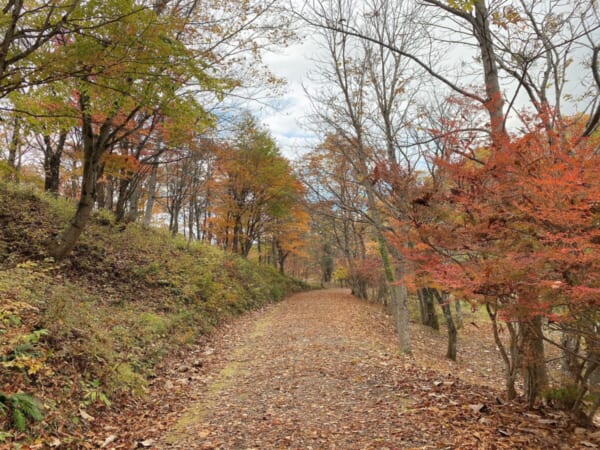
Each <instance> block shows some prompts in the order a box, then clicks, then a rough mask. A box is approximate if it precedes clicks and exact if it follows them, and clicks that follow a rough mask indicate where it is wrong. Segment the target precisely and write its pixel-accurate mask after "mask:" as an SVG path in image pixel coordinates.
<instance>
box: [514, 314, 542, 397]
mask: <svg viewBox="0 0 600 450" xmlns="http://www.w3.org/2000/svg"><path fill="white" fill-rule="evenodd" d="M520 327H521V336H522V345H523V348H522V350H521V353H522V355H523V381H524V383H525V398H526V399H527V403H528V405H529V407H530V408H532V407H533V405H534V403H535V401H536V399H537V398H538V397H539V395H540V393H541V392H542V391H543V390H544V389H546V388H547V387H548V372H547V370H546V358H545V357H544V340H543V337H542V317H541V316H536V317H534V318H533V319H531V320H529V321H523V322H521V323H520Z"/></svg>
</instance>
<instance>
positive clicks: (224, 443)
mask: <svg viewBox="0 0 600 450" xmlns="http://www.w3.org/2000/svg"><path fill="white" fill-rule="evenodd" d="M472 338H473V337H472ZM203 339H204V340H203V341H200V342H198V343H197V344H196V345H195V346H194V347H192V348H189V349H188V350H187V352H185V353H181V354H178V355H173V356H172V358H171V359H170V362H169V364H167V365H165V367H164V368H163V370H162V371H161V372H159V373H158V374H157V377H156V378H155V379H154V380H153V382H152V384H151V386H150V391H149V393H148V396H147V398H146V399H145V400H143V401H142V400H137V401H132V403H131V404H130V405H129V409H130V411H131V414H123V415H120V416H117V415H116V412H115V413H112V414H114V416H111V415H110V414H109V415H107V416H105V417H104V418H103V420H96V421H95V422H94V423H93V426H94V429H93V431H92V432H90V437H93V438H94V441H95V442H96V443H97V444H96V445H102V444H104V443H106V440H108V439H109V438H112V437H113V436H116V438H115V439H114V441H111V442H110V443H108V444H107V445H105V447H104V448H115V449H117V448H126V449H131V448H156V449H165V450H166V449H172V450H184V449H185V450H188V449H189V450H192V449H253V448H256V449H264V448H267V449H287V448H291V449H324V448H326V449H381V450H383V449H444V448H447V449H454V448H460V449H530V448H543V449H562V448H569V449H571V448H573V449H574V448H597V447H598V445H599V440H598V436H596V435H594V434H591V433H588V432H587V431H586V433H585V434H584V435H577V434H576V433H575V432H574V428H575V427H574V425H573V424H572V422H571V421H569V420H568V417H567V416H566V415H565V414H562V413H561V412H559V411H554V410H542V409H540V410H537V411H528V410H527V409H526V408H525V407H524V405H523V404H522V403H519V402H513V403H506V402H504V401H502V400H501V398H502V396H503V394H502V386H501V385H499V386H496V387H493V386H491V382H490V381H491V380H489V379H486V380H484V381H483V382H482V383H473V382H472V378H473V377H472V373H470V376H467V377H463V376H462V375H463V374H462V373H461V371H460V370H459V367H460V363H458V364H457V363H452V364H447V363H446V362H445V361H443V360H439V362H440V369H439V370H434V367H433V366H434V363H433V361H434V359H435V358H433V357H431V356H425V357H423V356H421V357H417V358H413V357H410V356H404V355H399V354H398V352H397V350H396V338H395V335H394V333H393V331H392V330H391V327H390V325H389V321H388V320H387V318H386V316H385V314H384V313H383V312H382V311H381V308H380V307H379V306H377V305H372V304H368V303H365V302H362V301H359V300H357V299H355V298H354V297H352V296H350V295H349V294H348V291H346V290H341V289H336V290H327V291H312V292H307V293H302V294H296V295H295V296H293V297H290V298H288V299H287V300H285V301H283V302H281V303H279V304H276V305H272V306H269V307H267V308H264V309H263V310H261V311H258V312H253V313H249V314H247V315H245V316H243V317H242V318H239V319H237V320H236V321H234V322H232V323H231V324H229V325H224V326H222V327H220V328H219V330H217V331H216V332H215V333H214V334H213V335H212V336H210V337H208V338H207V337H205V338H203ZM438 345H439V346H442V349H441V350H439V351H441V352H442V353H443V346H444V343H443V340H442V339H440V340H439V342H438ZM417 347H418V346H417ZM417 351H418V352H419V353H422V352H427V349H424V348H417ZM435 351H438V350H437V349H436V350H435ZM424 360H425V361H426V364H424V363H423V361H424ZM425 366H427V367H425ZM452 368H454V369H456V370H454V372H455V373H452V372H449V371H448V369H450V370H452ZM463 372H464V370H463ZM108 423H111V424H112V425H106V424H108ZM115 425H116V427H115ZM115 428H116V429H115ZM90 448H94V447H90ZM96 448H97V447H96Z"/></svg>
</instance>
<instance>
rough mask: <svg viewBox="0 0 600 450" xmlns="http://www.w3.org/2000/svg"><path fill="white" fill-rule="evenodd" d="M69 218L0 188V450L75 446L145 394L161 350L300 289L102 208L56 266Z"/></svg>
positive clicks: (59, 204) (62, 205)
mask: <svg viewBox="0 0 600 450" xmlns="http://www.w3.org/2000/svg"><path fill="white" fill-rule="evenodd" d="M72 211H73V204H72V203H70V202H68V201H65V200H61V199H55V198H52V197H50V196H46V195H44V194H40V193H38V192H36V191H34V190H31V189H28V188H15V187H13V186H7V185H5V184H0V299H1V301H0V421H1V422H2V423H1V427H2V428H1V429H2V430H4V431H1V432H0V443H2V442H8V441H12V440H15V439H22V438H26V437H28V436H36V435H37V436H51V435H56V434H57V433H58V434H59V435H60V436H61V440H62V442H63V443H64V444H68V442H67V441H66V440H65V437H68V436H73V439H74V441H73V444H75V440H76V439H77V437H76V436H82V434H81V433H82V432H83V431H84V430H85V428H86V417H87V415H88V414H89V415H93V414H95V413H99V412H100V411H99V410H101V409H102V408H109V407H111V408H116V407H118V405H119V402H120V401H123V400H124V399H127V398H131V396H132V395H133V396H138V395H143V393H144V391H145V387H146V380H147V379H148V378H149V377H152V375H153V372H154V370H155V369H156V367H157V364H159V363H160V361H161V360H163V358H164V357H165V356H166V355H168V354H169V353H170V352H172V351H174V350H175V349H177V348H179V349H180V348H181V347H182V346H185V345H188V344H190V343H192V342H193V341H194V340H195V339H196V337H197V336H198V335H201V334H205V333H207V332H208V331H210V330H211V328H213V327H214V326H216V325H217V324H219V323H220V322H222V321H224V320H227V319H228V318H230V317H232V316H235V315H237V314H240V313H242V312H244V311H246V310H249V309H253V308H258V307H260V306H261V305H264V304H266V303H268V302H273V301H277V300H279V299H281V298H283V297H284V296H285V295H286V294H288V293H290V292H292V291H297V290H300V289H302V288H303V286H301V284H300V283H298V282H296V281H294V280H291V279H289V278H286V277H283V276H281V275H279V274H278V273H277V272H276V271H275V270H274V269H273V268H271V267H265V266H258V265H256V264H254V263H251V262H248V261H245V260H242V259H240V258H237V257H235V256H233V255H230V254H226V253H224V252H221V251H219V250H217V249H215V248H213V247H210V246H207V245H204V244H201V243H191V244H189V243H188V242H186V241H185V240H184V239H182V238H179V237H177V238H172V237H170V236H169V235H168V234H167V233H165V232H163V231H158V230H154V229H152V230H148V229H143V228H142V227H141V226H138V225H136V224H130V225H128V226H126V227H125V226H122V225H120V224H115V223H114V221H113V219H112V217H111V215H110V214H108V213H98V214H97V215H96V216H95V217H94V218H93V220H92V222H91V223H90V225H89V227H88V229H87V230H86V231H85V233H84V235H83V236H82V238H81V240H80V242H79V244H78V245H77V247H76V249H75V252H74V253H73V255H72V256H71V257H69V258H68V259H66V260H65V261H62V262H55V261H53V260H52V259H50V258H48V257H47V254H46V248H47V242H48V239H49V238H50V237H52V236H54V235H56V234H57V233H58V232H60V230H61V227H63V226H64V225H65V224H66V223H67V220H68V218H69V217H70V215H71V214H72ZM22 393H25V394H29V395H31V396H32V397H33V398H34V399H35V400H34V401H33V403H31V402H30V398H29V396H28V395H22ZM15 394H16V395H15ZM37 409H39V412H40V413H41V414H40V416H39V417H38V414H37ZM41 415H43V418H41ZM35 419H38V420H37V421H36V420H35Z"/></svg>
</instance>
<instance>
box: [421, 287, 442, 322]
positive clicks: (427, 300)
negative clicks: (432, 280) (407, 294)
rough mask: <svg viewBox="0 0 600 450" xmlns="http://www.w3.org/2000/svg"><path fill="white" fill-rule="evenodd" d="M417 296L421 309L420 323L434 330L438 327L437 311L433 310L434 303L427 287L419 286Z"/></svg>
mask: <svg viewBox="0 0 600 450" xmlns="http://www.w3.org/2000/svg"><path fill="white" fill-rule="evenodd" d="M417 294H418V296H419V305H420V307H421V308H420V309H421V323H422V324H423V325H426V326H428V327H431V328H433V329H434V330H439V329H440V323H439V321H438V317H437V313H436V312H435V303H434V301H433V296H432V293H431V291H430V289H429V288H419V289H418V290H417Z"/></svg>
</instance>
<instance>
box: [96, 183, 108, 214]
mask: <svg viewBox="0 0 600 450" xmlns="http://www.w3.org/2000/svg"><path fill="white" fill-rule="evenodd" d="M96 204H97V205H98V209H106V180H103V179H100V180H99V181H98V182H97V183H96Z"/></svg>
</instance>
